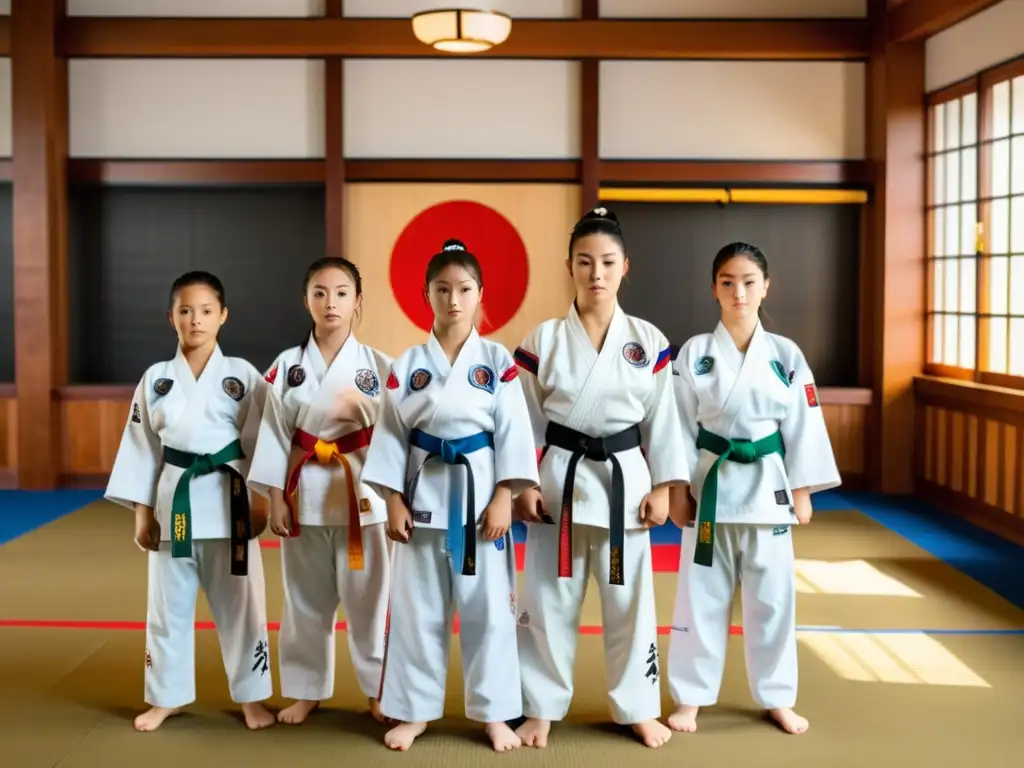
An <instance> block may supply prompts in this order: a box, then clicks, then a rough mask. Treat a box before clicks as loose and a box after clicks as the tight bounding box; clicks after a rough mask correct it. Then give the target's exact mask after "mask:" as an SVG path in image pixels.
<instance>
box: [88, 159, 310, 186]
mask: <svg viewBox="0 0 1024 768" xmlns="http://www.w3.org/2000/svg"><path fill="white" fill-rule="evenodd" d="M68 177H69V180H70V181H72V182H74V183H78V184H177V185H183V186H191V185H201V184H316V183H321V184H322V183H323V182H324V178H325V176H324V161H323V160H101V159H92V158H76V159H72V160H69V161H68Z"/></svg>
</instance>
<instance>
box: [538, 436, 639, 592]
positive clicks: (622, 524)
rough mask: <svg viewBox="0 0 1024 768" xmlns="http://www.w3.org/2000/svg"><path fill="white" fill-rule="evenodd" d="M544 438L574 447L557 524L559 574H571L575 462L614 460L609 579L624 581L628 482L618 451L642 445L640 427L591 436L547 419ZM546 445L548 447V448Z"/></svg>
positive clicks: (553, 443) (549, 441)
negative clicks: (625, 478) (603, 435)
mask: <svg viewBox="0 0 1024 768" xmlns="http://www.w3.org/2000/svg"><path fill="white" fill-rule="evenodd" d="M544 441H545V442H546V443H547V445H548V446H551V445H553V446H555V447H556V448H562V449H564V450H566V451H572V456H571V457H570V458H569V467H568V468H567V469H566V471H565V485H564V487H563V488H562V516H561V519H560V521H559V527H558V575H559V577H566V578H567V577H570V576H572V497H573V490H574V488H575V486H576V465H577V464H579V461H580V459H584V458H585V459H590V460H591V461H600V462H605V461H610V462H611V463H612V495H611V505H610V509H609V512H610V514H609V521H608V536H609V543H610V547H611V551H610V552H609V562H608V583H609V584H615V585H621V584H623V579H622V560H623V549H624V547H625V543H626V484H625V480H624V479H623V477H622V465H620V464H619V460H618V458H617V457H616V456H615V454H617V453H622V452H623V451H630V450H633V449H634V448H639V447H640V442H641V440H640V427H639V426H637V425H634V426H632V427H629V428H628V429H624V430H622V431H621V432H619V433H617V434H614V435H609V436H608V437H590V436H589V435H585V434H583V433H582V432H577V431H576V430H575V429H570V428H569V427H566V426H563V425H561V424H556V423H555V422H553V421H551V422H548V428H547V432H546V433H545V435H544ZM546 450H547V447H545V451H546Z"/></svg>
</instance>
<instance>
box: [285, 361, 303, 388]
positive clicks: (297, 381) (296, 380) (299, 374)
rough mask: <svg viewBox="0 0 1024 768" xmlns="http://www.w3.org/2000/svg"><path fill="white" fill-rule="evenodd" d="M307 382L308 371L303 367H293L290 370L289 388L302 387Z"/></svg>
mask: <svg viewBox="0 0 1024 768" xmlns="http://www.w3.org/2000/svg"><path fill="white" fill-rule="evenodd" d="M305 380H306V370H305V369H304V368H303V367H302V366H301V365H293V366H292V367H291V368H289V369H288V386H289V387H301V386H302V382H304V381H305Z"/></svg>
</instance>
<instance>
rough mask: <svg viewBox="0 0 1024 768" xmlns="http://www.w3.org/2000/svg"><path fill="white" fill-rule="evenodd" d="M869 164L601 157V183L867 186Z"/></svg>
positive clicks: (845, 161)
mask: <svg viewBox="0 0 1024 768" xmlns="http://www.w3.org/2000/svg"><path fill="white" fill-rule="evenodd" d="M871 173H872V169H871V165H870V164H869V163H866V162H864V161H861V160H838V161H832V160H826V161H810V162H801V161H797V162H786V161H770V160H769V161H761V160H752V161H740V160H602V161H601V170H600V175H601V184H602V185H603V186H612V185H626V184H628V185H630V186H636V185H638V184H640V185H643V184H663V185H664V184H673V185H675V184H713V185H720V184H740V185H743V184H747V185H762V184H770V185H772V186H777V185H788V184H794V185H798V184H806V185H813V186H833V185H835V186H851V187H866V186H870V184H871Z"/></svg>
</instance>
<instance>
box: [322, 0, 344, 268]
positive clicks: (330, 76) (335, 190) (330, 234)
mask: <svg viewBox="0 0 1024 768" xmlns="http://www.w3.org/2000/svg"><path fill="white" fill-rule="evenodd" d="M326 14H327V17H328V18H334V19H337V18H341V17H342V16H343V15H344V8H343V0H327V7H326ZM344 83H345V60H344V59H342V58H341V57H339V56H328V57H327V58H325V59H324V142H325V146H324V176H325V182H326V188H325V193H326V194H325V199H326V207H327V210H326V211H325V219H326V222H327V237H326V240H325V243H326V249H327V255H328V256H337V257H342V258H344V256H345V120H344V109H345V101H344V100H345V85H344Z"/></svg>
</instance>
